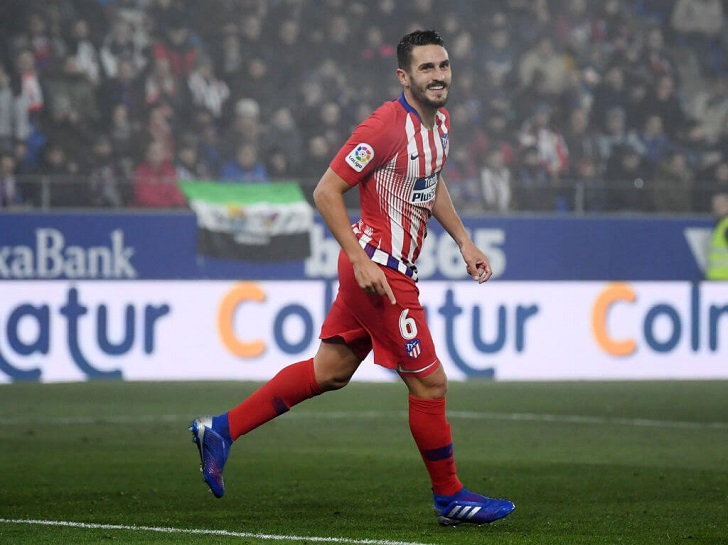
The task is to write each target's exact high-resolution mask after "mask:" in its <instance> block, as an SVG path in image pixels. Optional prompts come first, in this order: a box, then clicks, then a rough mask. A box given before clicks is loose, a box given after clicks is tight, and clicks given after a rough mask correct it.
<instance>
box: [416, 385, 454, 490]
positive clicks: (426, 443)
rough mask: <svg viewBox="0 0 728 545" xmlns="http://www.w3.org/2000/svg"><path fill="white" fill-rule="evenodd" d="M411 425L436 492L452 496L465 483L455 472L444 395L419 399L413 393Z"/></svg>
mask: <svg viewBox="0 0 728 545" xmlns="http://www.w3.org/2000/svg"><path fill="white" fill-rule="evenodd" d="M409 425H410V430H411V431H412V437H414V439H415V443H416V444H417V448H418V449H419V450H420V454H421V455H422V460H423V461H424V462H425V467H426V468H427V472H428V473H429V474H430V480H431V481H432V490H433V491H434V492H435V494H439V495H440V496H452V495H453V494H457V493H458V492H460V490H462V488H463V485H462V483H461V482H460V480H459V479H458V477H457V474H456V471H455V458H454V456H453V449H452V434H451V433H450V424H448V422H447V418H446V417H445V398H444V397H443V398H440V399H420V398H417V397H413V396H412V395H410V396H409Z"/></svg>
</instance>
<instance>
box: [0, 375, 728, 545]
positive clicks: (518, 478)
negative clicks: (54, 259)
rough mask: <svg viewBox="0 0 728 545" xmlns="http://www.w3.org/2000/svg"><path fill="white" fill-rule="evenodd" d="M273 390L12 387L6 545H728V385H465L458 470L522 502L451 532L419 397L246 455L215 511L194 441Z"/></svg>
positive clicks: (379, 389) (455, 425)
mask: <svg viewBox="0 0 728 545" xmlns="http://www.w3.org/2000/svg"><path fill="white" fill-rule="evenodd" d="M255 387H256V384H253V383H245V382H232V383H224V384H223V383H202V384H200V383H124V382H91V383H84V384H51V385H38V384H10V385H0V543H2V544H15V543H22V544H33V545H39V544H55V543H59V544H64V545H65V544H72V543H124V544H126V543H181V544H202V543H214V544H221V543H222V544H227V543H230V544H233V543H234V544H255V545H258V544H267V545H268V544H280V543H284V544H285V543H291V544H310V545H313V544H316V543H335V544H336V543H345V544H362V545H363V544H373V545H387V544H394V543H396V544H399V545H401V544H406V545H411V544H432V545H434V544H453V545H469V544H475V543H478V544H498V545H509V544H513V545H522V544H538V545H560V544H580V545H581V544H590V545H593V544H610V545H612V544H636V545H644V544H656V545H662V544H726V543H728V382H725V381H715V382H707V381H706V382H669V381H668V382H628V383H627V382H574V383H517V382H514V383H499V382H479V381H476V382H468V383H451V385H450V393H449V396H448V410H449V413H450V422H451V424H452V429H453V436H454V442H455V454H456V458H457V464H458V472H459V475H460V477H461V479H462V480H463V481H464V483H465V484H466V486H468V487H469V488H471V489H473V490H475V491H478V492H481V493H484V494H486V495H493V496H497V497H506V498H508V499H511V500H513V501H514V502H515V503H516V511H515V512H514V513H513V514H512V515H511V516H510V517H508V518H506V519H504V520H501V521H498V522H496V523H494V524H491V525H488V526H482V527H473V526H460V527H457V528H445V527H440V526H438V525H437V523H436V521H435V518H434V516H433V513H432V507H431V498H430V491H429V485H428V481H427V476H426V473H425V470H424V466H423V464H422V462H421V460H420V458H419V454H418V453H417V451H416V449H415V446H414V442H413V440H412V438H411V436H410V435H409V429H408V427H407V416H406V411H407V396H406V391H405V389H404V386H403V385H401V384H394V383H393V384H365V383H354V384H351V385H349V386H348V387H347V388H345V389H344V390H342V391H340V392H334V393H329V394H326V395H324V396H320V397H317V398H315V399H313V400H311V401H308V402H306V403H304V404H302V405H300V406H298V407H296V408H294V409H293V410H292V411H291V412H290V413H287V414H286V415H284V416H282V417H280V418H278V419H276V420H275V421H273V422H271V423H270V424H268V425H266V426H264V427H262V428H259V429H258V430H255V431H253V432H252V433H251V434H249V435H248V436H247V437H244V438H242V439H241V440H240V441H239V442H237V443H236V444H235V445H234V447H233V451H232V454H231V457H230V459H229V461H228V465H227V467H226V470H225V478H226V485H227V491H226V495H225V497H224V498H223V499H221V500H216V499H215V498H214V497H213V496H212V494H210V493H209V492H208V491H207V487H206V486H205V485H204V483H203V482H202V480H201V474H200V473H199V469H198V462H199V460H198V456H197V451H196V448H195V446H194V445H193V443H192V441H191V436H190V434H189V432H188V430H187V428H188V426H189V422H190V420H191V419H192V418H193V417H195V416H197V415H200V414H212V413H218V412H222V411H223V410H225V409H228V408H230V407H232V406H234V405H235V404H237V403H238V401H239V400H241V399H243V398H244V397H245V396H246V395H248V394H249V393H250V392H251V391H252V390H253V388H255Z"/></svg>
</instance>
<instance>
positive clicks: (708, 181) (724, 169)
mask: <svg viewBox="0 0 728 545" xmlns="http://www.w3.org/2000/svg"><path fill="white" fill-rule="evenodd" d="M715 193H728V160H725V159H722V158H721V159H720V160H718V161H716V162H714V163H712V164H710V165H708V166H707V167H706V168H705V169H703V170H701V171H699V173H698V175H697V176H696V180H695V192H694V198H693V208H694V209H695V211H696V212H703V213H707V212H710V200H711V198H712V196H713V195H714V194H715Z"/></svg>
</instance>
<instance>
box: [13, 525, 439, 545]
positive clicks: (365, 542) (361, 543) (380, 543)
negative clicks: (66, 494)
mask: <svg viewBox="0 0 728 545" xmlns="http://www.w3.org/2000/svg"><path fill="white" fill-rule="evenodd" d="M0 524H31V525H36V526H61V527H65V528H82V529H89V530H127V531H133V532H157V533H160V534H188V535H189V534H194V535H203V536H224V537H240V538H254V539H263V540H268V541H307V542H314V543H348V544H351V545H427V544H425V543H418V542H415V541H388V540H382V539H349V538H345V537H316V536H296V535H290V536H286V535H273V534H255V533H252V532H231V531H228V530H204V529H199V528H165V527H157V526H134V525H127V524H95V523H90V522H72V521H65V520H33V519H0Z"/></svg>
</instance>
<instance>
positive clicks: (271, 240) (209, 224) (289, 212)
mask: <svg viewBox="0 0 728 545" xmlns="http://www.w3.org/2000/svg"><path fill="white" fill-rule="evenodd" d="M179 185H180V188H181V189H182V191H183V192H184V194H185V195H186V196H187V199H188V201H189V204H190V208H191V209H192V210H193V211H194V212H195V214H196V215H197V226H198V251H199V252H200V253H201V254H204V255H209V256H212V257H219V258H223V259H237V260H243V261H282V260H289V259H305V258H307V257H308V256H309V255H310V252H311V244H310V240H309V233H310V232H311V228H312V227H313V208H312V207H311V205H309V204H308V202H307V201H306V198H305V197H304V195H303V192H302V191H301V188H300V187H299V185H298V184H297V183H296V182H272V183H266V184H230V183H220V182H205V181H199V182H197V181H193V182H180V184H179Z"/></svg>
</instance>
